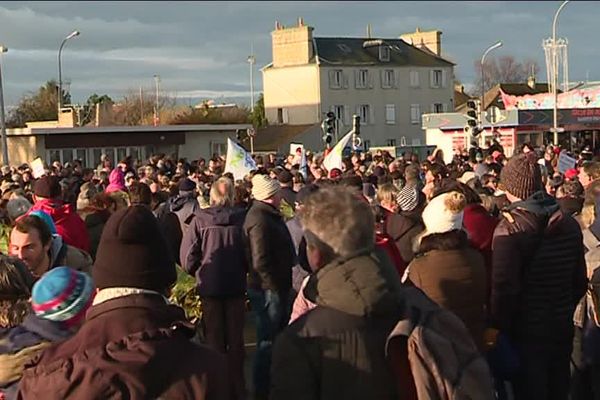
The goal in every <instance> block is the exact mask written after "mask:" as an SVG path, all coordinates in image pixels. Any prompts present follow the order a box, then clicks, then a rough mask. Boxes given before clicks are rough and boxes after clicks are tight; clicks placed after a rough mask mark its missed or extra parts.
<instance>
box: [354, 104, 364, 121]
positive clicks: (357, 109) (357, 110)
mask: <svg viewBox="0 0 600 400" xmlns="http://www.w3.org/2000/svg"><path fill="white" fill-rule="evenodd" d="M356 115H358V116H359V117H360V118H361V121H360V123H361V125H362V124H364V123H365V121H363V120H362V115H360V104H359V105H357V106H356Z"/></svg>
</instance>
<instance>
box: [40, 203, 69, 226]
mask: <svg viewBox="0 0 600 400" xmlns="http://www.w3.org/2000/svg"><path fill="white" fill-rule="evenodd" d="M36 210H39V211H43V212H45V213H46V214H48V215H49V216H50V217H52V220H53V221H54V224H55V225H60V224H61V223H62V222H63V221H65V220H67V219H68V218H69V217H70V216H71V214H74V213H75V210H73V207H71V205H70V204H65V203H62V202H60V201H54V200H50V199H44V200H40V201H37V202H36V203H35V204H34V205H33V207H32V208H31V210H30V211H36Z"/></svg>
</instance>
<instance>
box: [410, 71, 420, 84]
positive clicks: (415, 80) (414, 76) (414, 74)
mask: <svg viewBox="0 0 600 400" xmlns="http://www.w3.org/2000/svg"><path fill="white" fill-rule="evenodd" d="M410 87H419V71H410Z"/></svg>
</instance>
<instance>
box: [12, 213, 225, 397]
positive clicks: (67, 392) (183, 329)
mask: <svg viewBox="0 0 600 400" xmlns="http://www.w3.org/2000/svg"><path fill="white" fill-rule="evenodd" d="M176 277H177V273H176V269H175V263H174V262H173V257H172V256H171V255H170V249H169V246H168V244H167V242H166V241H165V239H164V237H163V234H162V232H161V231H160V228H159V226H158V222H157V220H156V218H155V217H154V215H153V214H152V212H151V211H150V210H149V209H148V208H147V207H143V206H133V207H129V208H126V209H123V210H120V211H117V212H116V213H115V214H113V215H112V216H111V218H110V219H109V220H108V222H107V224H106V226H105V228H104V231H103V232H102V239H101V241H100V246H99V248H98V254H97V259H96V263H95V266H94V269H93V271H92V278H93V280H94V284H95V286H96V287H97V288H98V291H97V293H96V295H95V297H94V300H93V303H92V306H91V308H90V309H89V310H88V312H87V314H86V320H85V322H84V323H83V325H82V327H81V328H80V329H79V331H78V332H77V333H76V334H75V335H74V336H72V337H71V338H69V339H67V340H65V341H63V342H60V343H56V344H52V345H50V346H49V347H47V348H46V349H45V350H44V352H43V353H42V355H41V357H39V358H36V359H35V361H34V362H33V363H32V364H29V366H28V368H26V369H25V370H24V371H23V376H22V379H21V382H20V385H19V393H18V396H20V397H21V398H39V399H41V398H43V399H82V398H130V399H150V398H152V399H156V398H163V399H182V398H188V399H192V398H194V399H229V398H230V397H229V395H230V392H229V389H230V388H229V385H228V382H227V379H226V365H225V361H224V359H223V358H222V356H221V355H219V354H218V353H216V352H215V351H214V350H211V349H209V348H207V347H204V346H202V345H199V344H196V343H194V342H192V341H191V338H192V336H193V335H194V332H195V329H194V327H193V325H191V324H190V323H189V322H187V321H186V319H185V316H184V313H183V311H182V310H181V309H180V308H178V307H176V306H173V305H170V304H169V303H168V301H167V300H166V298H165V296H167V295H168V292H169V289H170V287H171V285H173V283H174V282H175V279H176ZM57 365H68V366H69V373H65V370H64V369H63V368H56V366H57Z"/></svg>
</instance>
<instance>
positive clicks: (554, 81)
mask: <svg viewBox="0 0 600 400" xmlns="http://www.w3.org/2000/svg"><path fill="white" fill-rule="evenodd" d="M568 2H569V0H565V1H563V3H562V4H561V5H560V7H558V10H556V14H554V20H553V21H552V95H553V97H554V108H553V110H552V111H553V112H552V120H553V123H552V132H553V133H554V137H553V142H554V145H558V132H559V129H558V90H557V85H558V55H557V50H558V48H557V46H556V24H557V22H558V14H560V12H561V11H562V9H563V8H564V7H565V6H566V5H567V3H568Z"/></svg>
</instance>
